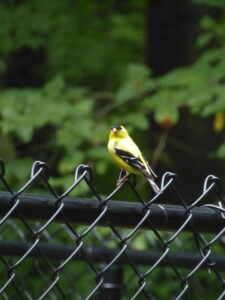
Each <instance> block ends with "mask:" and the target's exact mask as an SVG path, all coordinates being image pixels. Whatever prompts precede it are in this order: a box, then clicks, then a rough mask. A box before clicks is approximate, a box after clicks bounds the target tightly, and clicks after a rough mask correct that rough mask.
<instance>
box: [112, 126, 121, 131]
mask: <svg viewBox="0 0 225 300" xmlns="http://www.w3.org/2000/svg"><path fill="white" fill-rule="evenodd" d="M113 128H116V129H117V130H121V129H122V127H121V125H114V126H112V127H111V129H113Z"/></svg>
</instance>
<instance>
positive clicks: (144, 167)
mask: <svg viewBox="0 0 225 300" xmlns="http://www.w3.org/2000/svg"><path fill="white" fill-rule="evenodd" d="M107 147H108V150H109V153H110V154H111V155H112V157H113V158H114V159H115V161H116V162H117V163H118V164H119V166H120V167H121V169H122V170H125V171H126V175H125V176H124V177H122V178H121V179H120V180H118V181H117V185H120V184H121V183H122V182H124V181H125V180H126V179H127V176H128V175H129V174H130V173H132V174H139V175H143V176H144V177H145V178H146V179H147V181H148V182H149V183H150V185H151V187H152V189H153V190H154V192H155V193H156V194H157V193H159V192H160V189H159V187H158V186H157V184H156V183H155V181H154V178H156V177H157V176H156V174H155V173H154V172H153V170H152V169H151V168H150V166H149V164H148V162H147V161H146V160H145V159H144V157H143V155H142V153H141V151H140V150H139V148H138V146H137V145H136V144H135V143H134V142H133V140H132V139H131V137H130V136H129V134H128V132H127V130H126V129H125V128H124V126H122V125H115V126H113V127H112V128H111V131H110V135H109V141H108V146H107Z"/></svg>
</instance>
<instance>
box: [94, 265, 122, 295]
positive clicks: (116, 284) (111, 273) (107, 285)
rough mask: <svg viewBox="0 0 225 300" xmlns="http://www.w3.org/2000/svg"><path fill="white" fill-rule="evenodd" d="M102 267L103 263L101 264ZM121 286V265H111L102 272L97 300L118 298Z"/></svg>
mask: <svg viewBox="0 0 225 300" xmlns="http://www.w3.org/2000/svg"><path fill="white" fill-rule="evenodd" d="M102 268H104V265H102ZM122 286H123V274H122V267H121V265H113V266H111V267H110V268H109V269H108V270H106V271H105V272H104V273H103V284H102V286H101V288H100V290H99V300H106V299H107V300H120V299H121V289H122Z"/></svg>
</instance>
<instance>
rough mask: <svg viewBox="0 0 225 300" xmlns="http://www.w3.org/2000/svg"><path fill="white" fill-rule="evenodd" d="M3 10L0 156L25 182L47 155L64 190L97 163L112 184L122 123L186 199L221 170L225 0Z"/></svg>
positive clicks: (88, 1) (31, 5)
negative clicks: (115, 133)
mask: <svg viewBox="0 0 225 300" xmlns="http://www.w3.org/2000/svg"><path fill="white" fill-rule="evenodd" d="M0 20H1V26H0V138H1V147H0V157H1V158H2V159H3V160H4V161H5V162H6V168H7V169H6V173H7V178H8V180H9V181H10V182H11V184H13V186H14V187H15V190H16V189H17V188H19V187H21V185H22V184H23V183H24V182H25V180H27V178H28V177H29V173H30V168H31V165H32V163H33V161H34V160H42V161H45V162H46V163H47V164H48V166H49V170H50V174H51V175H52V177H51V179H50V180H51V184H53V185H54V187H55V188H56V189H57V190H58V191H59V192H60V191H61V192H62V191H63V190H65V188H66V187H68V186H70V185H71V182H72V181H73V173H74V169H75V167H76V166H77V165H78V164H79V163H87V164H90V165H91V166H92V167H93V170H94V180H95V186H96V187H97V188H98V190H99V191H100V192H101V193H102V194H107V193H109V191H110V190H112V189H113V188H114V187H115V182H116V179H117V177H118V172H119V170H118V168H117V167H116V166H114V164H113V162H112V161H111V158H110V157H109V155H108V153H107V149H106V144H107V140H108V134H109V130H110V127H111V126H112V125H114V124H120V123H123V124H124V125H126V126H127V128H128V129H129V131H130V133H131V135H132V137H133V138H134V140H135V141H136V142H137V143H138V144H139V145H140V148H141V149H142V151H143V153H144V154H145V156H146V158H147V159H148V160H149V161H150V164H151V165H152V167H153V168H154V170H155V172H156V173H157V174H158V175H159V180H160V177H161V176H162V174H163V173H164V172H165V171H172V172H175V173H176V174H178V177H179V182H180V188H181V190H182V192H183V193H184V195H185V196H187V198H188V197H189V196H190V197H191V196H193V195H196V196H197V195H198V194H199V193H200V192H201V189H202V184H203V180H204V178H205V177H206V176H207V175H208V174H214V175H217V176H220V177H221V178H223V176H224V175H225V174H224V172H225V169H224V159H225V143H224V132H225V123H224V122H225V98H224V97H225V86H224V80H225V51H224V46H225V29H224V28H225V27H224V26H225V3H224V2H223V1H220V0H183V1H180V0H164V1H163V0H161V1H159V0H152V1H148V0H139V1H134V0H133V1H131V0H129V1H127V0H124V1H118V0H106V1H97V0H96V1H92V0H82V1H81V0H77V1H72V0H67V1H62V0H54V1H38V0H29V1H26V0H8V1H1V2H0ZM141 180H142V179H139V181H141ZM144 184H145V183H141V184H140V188H142V187H143V186H144ZM85 191H86V190H85V186H84V187H79V189H76V191H75V192H74V193H75V195H84V193H85ZM149 191H150V190H148V191H147V194H148V193H149Z"/></svg>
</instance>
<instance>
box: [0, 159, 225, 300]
mask: <svg viewBox="0 0 225 300" xmlns="http://www.w3.org/2000/svg"><path fill="white" fill-rule="evenodd" d="M49 177H50V174H49V171H48V167H47V165H46V164H45V163H44V162H41V161H37V162H35V163H34V164H33V166H32V168H31V176H30V178H29V180H27V182H25V183H24V185H23V186H22V187H21V188H20V189H19V190H18V191H14V189H13V188H12V187H11V186H10V184H9V183H8V181H7V176H6V174H5V166H4V163H3V162H2V161H0V182H1V190H2V192H0V207H1V211H0V272H1V274H2V275H1V278H0V295H1V296H2V297H3V299H29V300H30V299H182V298H186V299H193V298H196V299H197V298H199V299H200V298H201V297H203V298H204V299H207V297H208V295H210V297H211V298H210V299H212V297H213V298H214V299H222V298H223V297H224V296H225V281H224V274H225V256H224V247H225V240H224V230H225V226H224V225H225V202H224V198H223V196H222V192H221V188H220V181H219V178H217V177H215V176H213V175H209V176H207V177H206V179H205V181H204V183H203V190H202V193H201V194H200V195H199V196H198V197H196V199H193V200H192V201H190V200H189V201H188V203H187V202H186V201H185V199H184V198H183V196H182V195H180V193H179V192H178V191H177V187H176V185H177V180H176V175H175V174H172V173H170V172H167V173H165V174H164V175H163V176H162V179H161V185H160V188H161V192H160V193H159V194H157V195H154V196H153V197H152V198H151V199H145V198H144V197H143V196H142V195H141V193H140V192H139V191H138V190H137V189H136V185H135V181H134V180H132V178H130V179H129V180H128V181H127V182H124V183H123V184H122V185H120V186H118V187H116V188H115V189H114V190H113V191H112V192H111V193H109V195H107V196H104V197H103V196H102V195H101V191H97V190H96V188H95V186H94V185H93V182H92V170H91V168H90V167H89V166H87V165H79V166H78V167H77V168H76V170H75V174H74V181H73V183H72V184H71V186H70V187H69V188H68V189H67V190H66V191H64V192H63V193H61V194H59V193H57V191H56V190H55V189H54V188H53V186H52V185H51V184H50V180H49ZM83 183H85V184H86V185H87V187H88V194H89V195H91V196H89V198H86V197H85V198H71V197H69V196H70V194H71V192H73V191H74V190H76V188H77V187H78V186H79V185H80V184H83ZM36 184H38V185H40V184H41V185H42V186H43V187H44V191H45V195H42V196H41V195H32V194H30V193H27V192H29V191H30V190H32V187H33V186H34V185H36ZM125 189H127V190H129V192H130V193H132V195H133V197H134V198H135V199H136V202H121V201H116V200H115V199H117V197H118V195H119V193H120V192H121V191H122V190H125ZM42 191H43V189H42ZM168 198H169V199H171V198H172V199H173V201H174V203H176V204H178V205H171V204H169V205H168V204H167V202H166V201H167V199H168ZM112 200H113V201H112ZM121 200H123V199H121ZM203 298H202V299H203Z"/></svg>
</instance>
